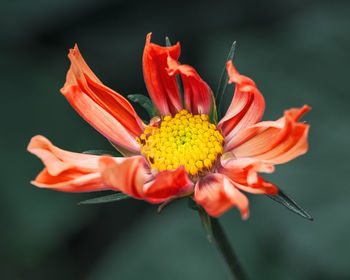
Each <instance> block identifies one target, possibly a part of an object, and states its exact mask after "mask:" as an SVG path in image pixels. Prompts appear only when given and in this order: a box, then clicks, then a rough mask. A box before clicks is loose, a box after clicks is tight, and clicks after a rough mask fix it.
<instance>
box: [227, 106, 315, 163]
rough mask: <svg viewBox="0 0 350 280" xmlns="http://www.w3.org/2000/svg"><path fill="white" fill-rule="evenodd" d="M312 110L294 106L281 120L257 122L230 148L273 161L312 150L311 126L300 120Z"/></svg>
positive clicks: (236, 154) (233, 150) (234, 141)
mask: <svg viewBox="0 0 350 280" xmlns="http://www.w3.org/2000/svg"><path fill="white" fill-rule="evenodd" d="M309 110H310V107H308V106H304V107H302V108H294V109H290V110H287V111H285V113H284V117H282V118H280V119H279V120H277V121H267V122H261V123H258V124H256V125H253V126H251V127H249V128H247V129H246V130H244V131H243V132H242V133H241V134H240V135H239V137H235V138H233V139H231V141H229V142H228V143H227V144H226V149H227V150H230V151H232V152H233V153H234V154H235V156H236V157H237V158H240V157H252V158H256V159H259V160H264V161H265V162H269V163H273V164H281V163H285V162H287V161H290V160H292V159H294V158H296V157H297V156H300V155H302V154H304V153H305V152H306V151H307V149H308V144H307V136H308V131H309V126H308V125H306V124H304V123H298V122H297V121H298V119H299V118H300V117H301V116H302V115H303V114H304V113H306V112H307V111H309Z"/></svg>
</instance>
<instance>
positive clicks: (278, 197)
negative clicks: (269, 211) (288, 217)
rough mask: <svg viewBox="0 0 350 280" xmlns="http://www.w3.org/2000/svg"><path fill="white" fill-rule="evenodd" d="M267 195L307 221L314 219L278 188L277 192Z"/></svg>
mask: <svg viewBox="0 0 350 280" xmlns="http://www.w3.org/2000/svg"><path fill="white" fill-rule="evenodd" d="M267 196H268V197H269V198H271V199H273V200H274V201H276V202H278V203H280V204H282V205H283V206H285V207H287V209H289V210H290V211H292V212H294V213H295V214H298V215H300V216H301V217H303V218H305V219H307V220H309V221H313V220H314V218H312V217H311V215H310V214H309V213H307V212H306V210H305V209H303V208H302V207H301V206H299V205H298V204H297V203H296V202H295V201H294V200H293V199H292V198H290V197H288V196H287V195H286V194H285V193H284V192H283V191H282V190H281V189H280V188H279V190H278V193H277V194H275V195H267Z"/></svg>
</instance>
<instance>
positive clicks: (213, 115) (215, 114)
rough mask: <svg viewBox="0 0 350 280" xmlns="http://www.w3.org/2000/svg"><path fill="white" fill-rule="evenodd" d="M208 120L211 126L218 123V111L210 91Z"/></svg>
mask: <svg viewBox="0 0 350 280" xmlns="http://www.w3.org/2000/svg"><path fill="white" fill-rule="evenodd" d="M209 120H210V122H211V123H213V124H217V122H218V111H217V109H216V103H215V97H214V94H213V92H212V91H211V90H210V111H209Z"/></svg>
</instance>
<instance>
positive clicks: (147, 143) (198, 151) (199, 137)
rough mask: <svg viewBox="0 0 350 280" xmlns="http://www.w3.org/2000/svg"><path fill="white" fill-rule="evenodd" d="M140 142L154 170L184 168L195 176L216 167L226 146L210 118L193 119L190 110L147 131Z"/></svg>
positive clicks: (162, 121)
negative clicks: (181, 166)
mask: <svg viewBox="0 0 350 280" xmlns="http://www.w3.org/2000/svg"><path fill="white" fill-rule="evenodd" d="M137 140H138V142H139V144H140V145H141V152H142V154H143V155H145V157H146V158H147V160H148V161H149V163H150V164H151V167H152V169H156V170H159V171H162V170H175V169H176V168H178V167H179V166H180V165H183V166H185V169H186V171H187V173H188V174H190V175H192V176H196V175H200V174H201V173H203V172H204V173H205V172H206V171H209V170H210V169H211V168H212V167H213V165H214V164H215V162H216V160H217V159H218V158H219V156H220V155H222V152H223V142H224V138H223V137H222V135H221V134H220V132H219V131H218V130H217V129H216V125H214V124H212V123H210V122H209V117H208V115H205V114H201V115H192V114H191V113H189V112H188V111H187V110H182V111H181V112H179V113H177V114H176V115H175V116H174V117H172V116H165V117H163V118H162V120H161V121H160V122H159V123H157V124H155V125H153V126H148V127H146V128H145V130H144V133H143V134H142V135H141V136H140V138H138V139H137Z"/></svg>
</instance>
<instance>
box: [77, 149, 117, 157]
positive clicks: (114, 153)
mask: <svg viewBox="0 0 350 280" xmlns="http://www.w3.org/2000/svg"><path fill="white" fill-rule="evenodd" d="M83 154H89V155H96V156H101V155H110V156H120V154H119V153H118V152H117V151H107V150H88V151H84V152H83Z"/></svg>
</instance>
